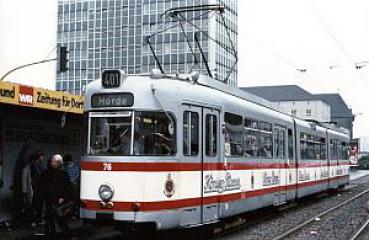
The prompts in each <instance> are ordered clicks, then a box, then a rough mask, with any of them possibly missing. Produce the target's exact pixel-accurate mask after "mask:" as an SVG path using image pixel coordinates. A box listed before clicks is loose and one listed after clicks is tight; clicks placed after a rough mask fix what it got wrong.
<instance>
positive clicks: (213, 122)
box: [205, 114, 217, 157]
mask: <svg viewBox="0 0 369 240" xmlns="http://www.w3.org/2000/svg"><path fill="white" fill-rule="evenodd" d="M205 139H206V140H205V141H206V147H205V152H206V155H207V156H210V157H214V156H216V155H217V117H216V116H215V115H213V114H207V115H206V132H205Z"/></svg>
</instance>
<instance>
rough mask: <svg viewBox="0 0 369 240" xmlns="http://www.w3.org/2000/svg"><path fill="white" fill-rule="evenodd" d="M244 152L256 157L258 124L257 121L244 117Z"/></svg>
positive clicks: (246, 154) (257, 150)
mask: <svg viewBox="0 0 369 240" xmlns="http://www.w3.org/2000/svg"><path fill="white" fill-rule="evenodd" d="M244 129H245V131H244V151H245V152H244V154H245V156H246V157H247V158H248V157H257V156H258V153H259V144H258V142H259V137H258V135H259V126H258V121H256V120H253V119H248V118H246V119H245V128H244Z"/></svg>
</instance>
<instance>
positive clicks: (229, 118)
mask: <svg viewBox="0 0 369 240" xmlns="http://www.w3.org/2000/svg"><path fill="white" fill-rule="evenodd" d="M242 120H243V119H242V117H241V116H239V115H236V114H233V113H228V112H226V113H225V114H224V121H225V132H224V134H225V136H224V138H225V155H227V156H242V155H243V144H242V135H243V126H242V122H243V121H242Z"/></svg>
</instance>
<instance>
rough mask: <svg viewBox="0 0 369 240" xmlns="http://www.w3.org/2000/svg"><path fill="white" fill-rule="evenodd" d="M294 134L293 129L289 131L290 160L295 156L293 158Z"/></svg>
mask: <svg viewBox="0 0 369 240" xmlns="http://www.w3.org/2000/svg"><path fill="white" fill-rule="evenodd" d="M293 148H294V146H293V132H292V129H290V128H289V129H288V158H289V159H291V160H292V159H293V158H294V156H293Z"/></svg>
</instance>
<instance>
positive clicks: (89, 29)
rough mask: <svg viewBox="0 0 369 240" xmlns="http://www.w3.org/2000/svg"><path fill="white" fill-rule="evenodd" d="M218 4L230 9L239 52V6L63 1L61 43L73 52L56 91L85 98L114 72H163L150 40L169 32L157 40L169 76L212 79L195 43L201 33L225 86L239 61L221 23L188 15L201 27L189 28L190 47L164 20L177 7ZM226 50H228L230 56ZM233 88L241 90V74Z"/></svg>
mask: <svg viewBox="0 0 369 240" xmlns="http://www.w3.org/2000/svg"><path fill="white" fill-rule="evenodd" d="M216 3H220V4H223V5H224V6H226V10H225V20H226V23H227V26H228V27H229V32H230V35H231V38H232V40H233V42H234V44H235V47H236V48H237V0H171V1H168V0H59V1H58V30H57V31H58V34H57V43H58V44H60V45H62V46H65V47H67V49H68V51H69V64H68V67H69V69H68V71H66V72H63V73H57V82H56V89H57V90H60V91H69V92H70V93H72V94H83V92H84V88H85V85H86V84H87V83H88V82H89V81H92V80H95V79H98V78H99V77H100V73H101V70H103V69H108V68H110V69H111V68H113V69H122V70H124V71H125V72H126V73H128V74H144V73H149V72H150V70H151V69H153V68H158V66H157V65H156V62H155V60H154V57H153V55H152V54H151V51H150V48H149V45H148V44H147V42H146V39H147V36H149V35H150V34H152V33H154V32H156V31H160V30H164V29H168V30H167V31H163V32H162V33H160V34H157V35H155V36H154V37H152V38H151V43H152V44H153V47H154V48H155V50H156V54H157V56H158V58H159V60H160V62H161V63H162V66H163V68H164V71H165V73H167V74H176V73H188V72H190V71H191V70H197V71H200V72H202V73H204V74H206V69H205V65H204V63H203V61H202V58H201V54H200V51H199V48H198V47H197V45H196V44H195V42H194V38H195V37H194V36H195V33H196V32H198V29H201V30H203V31H204V32H205V33H200V34H199V39H200V41H199V42H200V45H201V47H202V49H203V51H204V55H205V57H206V58H207V60H208V62H209V67H210V69H211V71H212V74H213V75H214V76H215V77H216V78H217V79H219V80H223V79H224V78H225V77H226V76H227V75H228V72H229V70H230V69H231V66H232V64H233V63H234V61H235V59H234V55H233V52H232V50H231V49H230V48H231V47H232V46H231V43H230V41H229V40H228V35H227V31H226V29H225V27H224V26H223V24H222V21H221V17H220V16H217V15H214V16H213V14H212V13H210V14H209V13H207V12H203V11H199V12H189V13H186V14H184V16H185V17H186V18H187V19H192V20H193V21H192V23H193V24H194V25H195V26H193V25H192V24H190V23H188V22H183V27H184V29H185V31H186V33H187V37H188V40H189V41H190V42H191V47H190V46H189V45H188V44H187V42H186V36H185V35H184V34H183V32H182V31H181V27H180V26H179V25H178V22H177V21H176V20H175V19H173V18H172V19H171V18H164V17H163V15H162V14H163V13H164V11H165V10H166V9H169V8H173V7H179V6H193V5H199V4H216ZM206 35H209V36H210V37H211V38H213V39H215V40H216V41H217V42H218V43H219V44H217V43H215V42H214V41H211V40H209V38H207V37H206ZM220 45H223V46H226V50H225V49H223V48H222V47H221V46H220ZM227 49H228V50H227ZM192 52H194V53H195V56H196V57H194V56H193V54H192ZM195 58H196V59H197V60H198V63H197V64H194V62H195ZM229 84H230V85H232V86H237V69H236V71H235V73H232V75H231V77H230V81H229Z"/></svg>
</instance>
